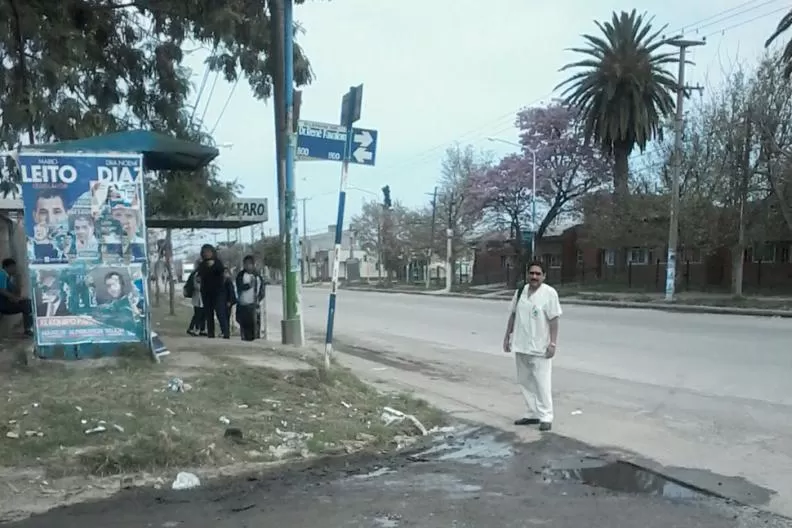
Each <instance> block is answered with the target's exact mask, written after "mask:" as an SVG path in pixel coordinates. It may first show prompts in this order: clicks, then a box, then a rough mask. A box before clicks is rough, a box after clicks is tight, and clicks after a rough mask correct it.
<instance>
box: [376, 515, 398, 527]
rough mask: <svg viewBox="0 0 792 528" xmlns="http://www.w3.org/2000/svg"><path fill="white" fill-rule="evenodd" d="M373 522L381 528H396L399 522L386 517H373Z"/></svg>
mask: <svg viewBox="0 0 792 528" xmlns="http://www.w3.org/2000/svg"><path fill="white" fill-rule="evenodd" d="M374 522H375V523H376V524H377V526H380V527H381V528H398V526H399V521H397V520H395V519H389V518H388V517H374Z"/></svg>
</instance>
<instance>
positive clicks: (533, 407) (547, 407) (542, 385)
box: [514, 353, 553, 423]
mask: <svg viewBox="0 0 792 528" xmlns="http://www.w3.org/2000/svg"><path fill="white" fill-rule="evenodd" d="M514 358H515V361H516V362H517V383H518V384H519V385H520V390H522V394H523V398H525V404H526V405H527V406H528V414H527V415H526V417H527V418H533V419H538V420H539V421H540V422H548V423H552V421H553V392H552V383H551V379H552V375H553V360H552V359H547V358H544V357H541V356H532V355H530V354H520V353H515V354H514Z"/></svg>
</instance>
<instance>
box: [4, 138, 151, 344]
mask: <svg viewBox="0 0 792 528" xmlns="http://www.w3.org/2000/svg"><path fill="white" fill-rule="evenodd" d="M18 162H19V170H20V175H21V188H22V201H23V204H24V208H25V219H24V220H25V233H26V234H27V239H28V256H29V261H30V274H31V285H32V292H31V294H32V295H31V296H32V297H33V305H34V309H35V314H34V315H35V317H34V319H35V329H36V342H37V344H38V345H41V346H50V345H69V344H75V345H76V344H83V343H129V342H140V341H145V340H146V339H147V329H148V323H147V311H148V306H147V292H146V289H145V280H144V277H145V263H146V239H145V232H146V231H145V229H146V226H145V215H144V211H145V210H144V204H143V160H142V156H140V155H128V154H83V153H68V154H66V153H52V154H50V153H35V152H23V153H20V155H19V159H18Z"/></svg>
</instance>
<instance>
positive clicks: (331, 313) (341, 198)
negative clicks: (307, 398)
mask: <svg viewBox="0 0 792 528" xmlns="http://www.w3.org/2000/svg"><path fill="white" fill-rule="evenodd" d="M345 126H346V129H347V132H346V145H345V146H344V160H343V163H342V164H341V183H340V185H339V187H338V216H337V217H336V228H335V247H334V249H333V274H332V277H331V280H330V298H329V300H328V302H327V333H326V334H325V350H324V365H325V368H326V369H329V368H330V356H331V355H332V353H333V325H334V324H335V312H336V297H337V294H338V273H339V268H340V267H341V241H342V237H343V233H344V206H345V204H346V189H347V180H348V178H347V174H348V172H349V156H350V153H351V150H352V135H353V130H352V124H351V123H346V124H345Z"/></svg>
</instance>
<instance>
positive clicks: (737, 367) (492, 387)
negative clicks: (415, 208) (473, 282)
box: [269, 288, 792, 516]
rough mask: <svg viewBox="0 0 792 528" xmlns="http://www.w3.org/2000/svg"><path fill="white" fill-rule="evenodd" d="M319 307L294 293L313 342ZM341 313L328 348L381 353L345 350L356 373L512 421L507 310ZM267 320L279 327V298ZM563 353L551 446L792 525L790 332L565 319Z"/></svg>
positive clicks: (467, 412) (364, 296) (668, 317)
mask: <svg viewBox="0 0 792 528" xmlns="http://www.w3.org/2000/svg"><path fill="white" fill-rule="evenodd" d="M326 298H327V292H326V291H322V290H316V289H305V290H304V292H303V308H304V312H305V320H306V327H307V332H308V333H309V334H314V333H317V334H318V333H320V332H323V331H324V321H325V317H326ZM338 301H339V302H338V315H337V323H336V335H337V336H338V339H339V340H340V341H343V342H345V343H348V344H355V345H360V346H363V347H367V348H368V349H370V350H374V351H377V353H369V352H366V351H365V350H362V349H357V350H353V351H352V355H350V356H346V357H345V358H343V359H344V362H345V363H346V364H347V365H349V366H351V367H352V368H353V369H355V370H358V371H359V372H361V373H363V374H364V375H367V376H368V377H369V378H375V379H376V378H380V379H381V380H383V381H384V382H386V383H387V384H390V385H396V386H401V387H405V388H412V389H417V390H418V391H420V392H421V393H423V394H424V395H426V397H427V398H428V399H430V400H432V401H434V402H437V403H440V404H442V405H445V406H446V407H447V408H450V410H452V411H455V412H456V413H457V414H459V415H460V416H469V417H473V418H476V419H484V420H485V421H486V422H488V423H490V424H492V425H498V426H508V424H510V422H511V420H512V419H513V418H514V417H516V416H518V415H519V414H520V413H521V412H522V410H523V406H522V403H521V401H520V397H519V394H518V392H517V389H516V387H515V385H514V374H513V372H514V367H513V359H512V358H510V357H509V356H507V355H505V354H503V353H502V352H501V351H500V343H501V340H502V335H503V330H504V327H505V324H506V310H507V303H506V302H496V301H482V300H476V299H461V298H443V297H437V296H422V295H406V294H405V295H399V294H382V293H374V292H352V291H341V292H340V294H339V300H338ZM269 310H270V315H271V317H272V318H273V321H277V319H278V318H279V313H280V297H279V292H278V291H277V289H276V288H272V292H271V297H270V303H269ZM271 324H272V323H271ZM273 326H277V322H275V325H273ZM559 347H560V348H559V352H558V357H557V360H556V362H555V367H556V368H555V373H554V376H555V386H554V392H555V394H556V406H557V419H556V423H555V428H554V429H555V430H556V431H557V432H559V433H561V434H566V435H569V436H571V437H573V438H575V439H578V440H580V441H583V442H586V443H590V444H594V445H599V446H608V447H613V448H615V449H622V450H627V451H629V452H634V453H637V454H639V455H641V456H643V457H648V458H649V459H652V460H655V461H657V462H658V463H660V464H663V465H665V466H672V468H671V470H672V471H673V472H675V474H677V475H678V476H683V477H685V478H689V479H692V480H693V481H695V482H696V483H697V484H700V485H703V486H705V487H709V488H713V489H716V490H717V489H719V490H720V491H722V492H724V493H726V494H728V495H733V496H735V497H737V498H741V499H742V500H746V501H749V502H752V501H753V502H761V501H762V500H764V498H763V497H762V492H761V490H757V489H756V488H754V487H752V486H750V485H745V484H744V483H743V482H742V480H741V479H745V480H747V481H748V482H750V483H753V484H756V485H758V486H761V487H764V488H767V489H769V490H772V491H773V492H775V494H774V495H773V497H772V499H771V500H770V502H769V509H771V510H772V511H775V512H778V513H783V514H785V515H790V516H792V442H790V441H789V439H790V438H792V391H791V390H790V389H789V387H790V384H789V380H790V375H791V374H792V321H789V320H781V319H770V318H757V317H745V316H725V315H690V314H675V313H664V312H657V311H649V310H623V309H618V310H617V309H608V308H599V307H587V306H568V307H566V309H565V315H564V317H563V320H562V325H561V335H560V339H559ZM530 434H533V433H530ZM707 471H710V472H713V473H714V474H710V473H707ZM720 475H725V476H728V477H735V478H732V479H724V478H722V477H721V476H720Z"/></svg>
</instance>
